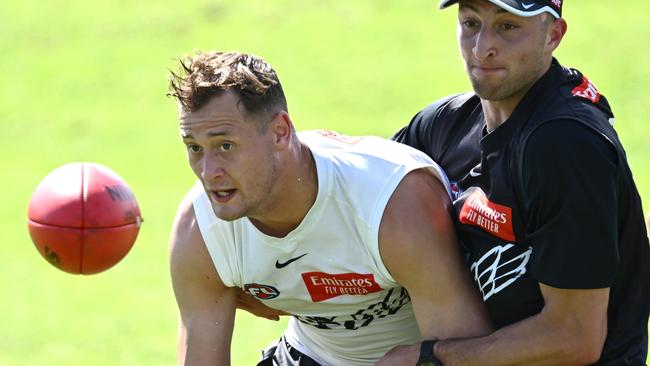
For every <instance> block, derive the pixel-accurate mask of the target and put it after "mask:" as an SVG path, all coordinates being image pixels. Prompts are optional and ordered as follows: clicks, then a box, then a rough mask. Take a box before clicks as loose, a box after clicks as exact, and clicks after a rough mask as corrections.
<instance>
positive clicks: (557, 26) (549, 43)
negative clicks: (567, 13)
mask: <svg viewBox="0 0 650 366" xmlns="http://www.w3.org/2000/svg"><path fill="white" fill-rule="evenodd" d="M566 31H567V23H566V21H565V20H564V19H562V18H559V19H554V20H553V23H551V24H550V25H549V26H548V34H547V38H546V48H547V51H548V52H549V53H552V52H553V51H555V49H556V48H557V47H558V46H559V45H560V42H562V38H564V35H565V34H566Z"/></svg>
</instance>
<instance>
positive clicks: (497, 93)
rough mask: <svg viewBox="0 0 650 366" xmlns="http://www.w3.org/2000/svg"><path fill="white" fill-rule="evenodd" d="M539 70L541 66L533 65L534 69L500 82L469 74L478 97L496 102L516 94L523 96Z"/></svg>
mask: <svg viewBox="0 0 650 366" xmlns="http://www.w3.org/2000/svg"><path fill="white" fill-rule="evenodd" d="M540 70H541V66H540V65H535V69H534V70H531V71H527V72H521V73H518V74H517V75H512V76H511V77H510V78H508V79H506V80H504V81H502V82H484V81H481V80H478V79H476V78H475V77H473V76H472V75H471V73H470V74H469V75H470V82H471V83H472V89H473V90H474V93H476V95H478V96H479V98H481V99H483V100H489V101H492V102H498V101H503V100H506V99H509V98H512V97H514V96H517V95H522V96H523V94H525V93H526V92H527V91H528V89H530V87H531V86H533V84H534V83H535V82H536V81H537V79H538V77H539V72H540Z"/></svg>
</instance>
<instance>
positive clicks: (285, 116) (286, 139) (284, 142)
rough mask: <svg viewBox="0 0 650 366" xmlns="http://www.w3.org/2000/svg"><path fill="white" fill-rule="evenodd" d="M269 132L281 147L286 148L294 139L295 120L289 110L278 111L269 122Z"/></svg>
mask: <svg viewBox="0 0 650 366" xmlns="http://www.w3.org/2000/svg"><path fill="white" fill-rule="evenodd" d="M268 128H269V133H270V134H271V135H272V137H273V142H274V143H275V144H276V145H277V146H278V147H280V148H286V147H287V146H289V145H290V144H291V142H292V140H293V122H291V118H290V117H289V113H287V112H284V111H282V112H278V113H276V114H275V116H273V119H272V120H271V121H270V122H269V127H268Z"/></svg>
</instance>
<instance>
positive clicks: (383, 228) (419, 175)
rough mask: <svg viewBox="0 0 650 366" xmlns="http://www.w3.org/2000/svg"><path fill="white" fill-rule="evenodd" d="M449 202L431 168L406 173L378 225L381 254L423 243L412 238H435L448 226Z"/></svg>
mask: <svg viewBox="0 0 650 366" xmlns="http://www.w3.org/2000/svg"><path fill="white" fill-rule="evenodd" d="M450 212H451V200H450V198H449V195H448V192H447V190H446V188H445V185H444V184H443V183H442V182H441V180H440V178H439V177H438V176H437V174H436V173H435V172H433V171H432V170H431V169H428V168H423V169H417V170H414V171H412V172H410V173H408V174H407V175H406V176H405V177H404V179H402V181H401V182H400V183H399V185H398V186H397V188H396V189H395V191H394V192H393V194H392V196H391V197H390V200H389V201H388V204H387V205H386V209H385V211H384V215H383V218H382V221H381V225H380V241H381V243H382V251H384V250H388V251H391V252H392V251H393V250H395V251H403V250H408V249H417V248H416V247H413V246H419V245H421V244H425V245H428V244H427V243H426V241H420V240H409V238H413V237H414V236H418V237H419V236H428V234H431V235H430V236H428V237H435V236H436V235H435V233H436V232H447V231H449V230H450V229H453V228H452V227H451V225H450V224H451V221H450V217H451V216H450Z"/></svg>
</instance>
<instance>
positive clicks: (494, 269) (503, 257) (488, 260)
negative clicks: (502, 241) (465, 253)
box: [470, 244, 533, 300]
mask: <svg viewBox="0 0 650 366" xmlns="http://www.w3.org/2000/svg"><path fill="white" fill-rule="evenodd" d="M532 251H533V249H532V248H530V247H529V248H528V250H527V251H525V252H523V253H520V254H519V253H518V250H517V248H516V247H515V246H514V245H513V244H506V245H504V246H501V245H499V246H496V247H494V248H492V249H491V250H490V251H488V252H487V253H485V254H484V255H483V257H481V259H479V260H478V261H476V262H474V263H473V264H472V266H471V267H470V269H471V270H472V273H473V274H474V281H475V282H476V283H477V284H478V285H479V288H480V290H481V293H482V294H483V300H487V299H489V298H490V297H491V296H492V295H494V294H497V293H499V292H500V291H501V290H503V289H505V288H506V287H508V286H510V285H511V284H512V283H513V282H515V281H516V280H517V279H518V278H519V277H521V276H523V275H524V274H525V273H526V265H527V264H528V260H529V259H530V254H531V253H532Z"/></svg>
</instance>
